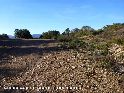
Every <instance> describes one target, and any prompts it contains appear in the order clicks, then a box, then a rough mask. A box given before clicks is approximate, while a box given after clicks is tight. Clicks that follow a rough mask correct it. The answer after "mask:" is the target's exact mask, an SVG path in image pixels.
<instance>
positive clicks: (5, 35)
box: [0, 34, 9, 39]
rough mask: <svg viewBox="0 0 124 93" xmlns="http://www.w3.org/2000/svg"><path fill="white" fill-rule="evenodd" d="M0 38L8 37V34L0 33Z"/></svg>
mask: <svg viewBox="0 0 124 93" xmlns="http://www.w3.org/2000/svg"><path fill="white" fill-rule="evenodd" d="M0 39H9V36H8V35H7V34H2V35H0Z"/></svg>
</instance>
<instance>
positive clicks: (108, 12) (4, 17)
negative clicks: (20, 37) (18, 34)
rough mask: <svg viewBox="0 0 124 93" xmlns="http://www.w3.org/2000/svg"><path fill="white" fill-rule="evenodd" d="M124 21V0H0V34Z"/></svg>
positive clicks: (92, 25)
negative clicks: (15, 30)
mask: <svg viewBox="0 0 124 93" xmlns="http://www.w3.org/2000/svg"><path fill="white" fill-rule="evenodd" d="M123 22H124V0H0V34H2V33H6V34H10V35H13V34H14V29H17V28H18V29H25V28H26V29H29V30H30V32H31V34H41V33H42V32H46V31H48V30H59V31H60V32H63V31H64V30H65V29H66V28H70V29H73V28H76V27H78V28H81V27H82V26H84V25H88V26H91V27H93V28H95V29H98V28H102V27H103V26H105V25H107V24H112V23H123Z"/></svg>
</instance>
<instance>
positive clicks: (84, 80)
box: [0, 40, 124, 93]
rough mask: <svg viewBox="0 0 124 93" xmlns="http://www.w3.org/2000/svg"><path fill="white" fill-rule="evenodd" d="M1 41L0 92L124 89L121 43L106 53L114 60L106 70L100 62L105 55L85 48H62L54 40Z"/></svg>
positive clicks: (80, 92)
mask: <svg viewBox="0 0 124 93" xmlns="http://www.w3.org/2000/svg"><path fill="white" fill-rule="evenodd" d="M8 42H11V43H8ZM12 42H14V43H12ZM0 44H1V49H0V87H1V89H0V93H123V92H124V74H123V70H124V68H123V63H124V60H119V59H117V56H118V55H119V53H120V52H121V53H122V54H123V53H124V52H123V49H124V48H123V47H121V46H118V45H113V46H112V47H110V50H109V51H110V53H111V54H110V55H107V56H108V58H110V60H113V62H115V60H116V63H115V65H114V66H113V67H112V68H111V69H109V68H103V67H102V66H101V63H100V62H101V60H103V59H104V57H106V56H101V55H99V54H96V53H94V51H89V50H86V49H81V50H74V49H63V48H61V47H58V42H57V41H55V40H14V41H13V40H11V41H0ZM3 45H4V47H3ZM119 50H120V51H119ZM116 52H117V53H116ZM122 59H124V58H122ZM115 68H118V69H115Z"/></svg>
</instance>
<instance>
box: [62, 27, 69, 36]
mask: <svg viewBox="0 0 124 93" xmlns="http://www.w3.org/2000/svg"><path fill="white" fill-rule="evenodd" d="M69 33H70V29H69V28H67V29H66V30H65V31H64V32H63V33H62V35H67V36H69Z"/></svg>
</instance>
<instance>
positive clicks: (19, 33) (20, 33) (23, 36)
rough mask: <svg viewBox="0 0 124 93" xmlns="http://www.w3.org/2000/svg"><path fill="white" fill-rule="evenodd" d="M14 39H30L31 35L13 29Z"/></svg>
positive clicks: (24, 30)
mask: <svg viewBox="0 0 124 93" xmlns="http://www.w3.org/2000/svg"><path fill="white" fill-rule="evenodd" d="M14 32H15V38H24V39H31V38H32V35H31V34H30V32H29V30H27V29H15V31H14Z"/></svg>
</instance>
